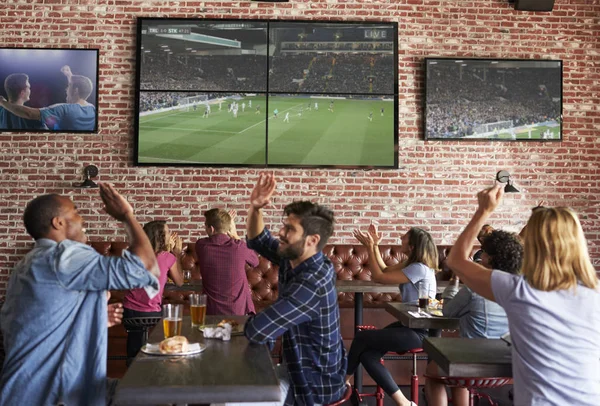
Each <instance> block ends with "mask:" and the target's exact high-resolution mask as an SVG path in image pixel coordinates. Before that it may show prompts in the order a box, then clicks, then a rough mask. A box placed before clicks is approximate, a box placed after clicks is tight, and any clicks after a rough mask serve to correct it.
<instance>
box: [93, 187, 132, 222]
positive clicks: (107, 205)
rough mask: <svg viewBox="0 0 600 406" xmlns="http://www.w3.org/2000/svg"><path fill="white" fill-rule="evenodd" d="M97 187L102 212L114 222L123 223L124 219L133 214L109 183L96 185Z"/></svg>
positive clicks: (129, 206)
mask: <svg viewBox="0 0 600 406" xmlns="http://www.w3.org/2000/svg"><path fill="white" fill-rule="evenodd" d="M98 186H100V197H101V198H102V201H103V202H104V210H106V212H107V213H108V214H109V215H110V216H111V217H113V218H114V219H115V220H119V221H125V219H126V217H127V216H128V215H129V214H132V213H133V208H132V207H131V205H130V204H129V203H128V202H127V200H125V198H124V197H123V196H121V195H120V194H119V192H117V191H116V190H115V188H114V187H113V185H111V184H110V183H98Z"/></svg>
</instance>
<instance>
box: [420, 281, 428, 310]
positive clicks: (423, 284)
mask: <svg viewBox="0 0 600 406" xmlns="http://www.w3.org/2000/svg"><path fill="white" fill-rule="evenodd" d="M428 305H429V282H428V281H425V280H422V281H420V282H419V310H422V311H424V310H426V309H427V306H428Z"/></svg>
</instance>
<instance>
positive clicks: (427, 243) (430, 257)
mask: <svg viewBox="0 0 600 406" xmlns="http://www.w3.org/2000/svg"><path fill="white" fill-rule="evenodd" d="M354 236H355V237H356V238H357V239H358V241H360V243H361V244H363V245H364V246H365V247H367V249H368V252H369V267H370V270H371V279H372V280H374V281H375V282H380V283H387V284H392V283H397V284H399V285H400V294H401V295H402V301H403V302H407V303H408V302H416V301H418V300H419V286H421V285H422V284H425V285H426V286H427V287H428V291H429V297H430V298H431V299H434V298H435V294H436V290H437V284H436V280H435V272H436V270H437V269H438V251H437V247H436V245H435V243H434V242H433V239H432V238H431V235H429V233H428V232H427V231H425V230H423V229H421V228H417V227H413V228H411V229H410V230H408V232H407V233H406V234H404V235H403V236H402V246H401V249H400V252H401V253H402V254H404V255H405V256H406V257H407V259H406V261H404V262H401V263H399V264H396V265H392V266H387V265H386V264H385V262H383V258H382V257H381V253H380V251H379V242H380V241H381V234H379V233H377V229H376V228H375V226H374V225H371V226H370V227H369V230H368V232H367V233H363V232H361V231H359V230H356V231H355V232H354ZM426 336H427V330H424V329H410V328H408V327H405V326H403V325H402V323H400V322H396V323H392V324H390V325H389V326H387V327H385V328H384V329H382V330H365V331H360V332H358V333H356V335H355V337H354V340H353V341H352V346H351V347H350V352H349V353H348V370H347V372H346V374H347V377H346V379H347V380H349V379H350V377H351V375H352V374H354V372H355V370H356V368H357V367H358V364H359V363H361V364H363V366H364V367H365V369H366V370H367V372H368V373H369V375H370V376H371V378H373V380H374V381H375V382H377V383H378V384H379V385H380V386H381V387H382V388H383V390H384V391H385V392H386V393H387V394H388V395H389V396H390V397H391V398H392V400H393V401H394V402H396V404H397V405H399V406H408V405H411V404H414V403H413V402H411V401H409V400H408V399H406V397H405V396H404V395H403V394H402V392H401V391H400V388H398V385H397V384H396V383H395V382H394V378H393V377H392V375H391V374H390V372H389V371H388V370H387V369H385V367H384V366H383V365H381V362H380V359H381V357H383V356H384V355H385V353H387V352H389V351H394V352H406V351H408V350H412V349H415V348H421V346H422V342H423V338H424V337H426Z"/></svg>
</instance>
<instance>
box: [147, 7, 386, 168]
mask: <svg viewBox="0 0 600 406" xmlns="http://www.w3.org/2000/svg"><path fill="white" fill-rule="evenodd" d="M397 38H398V35H397V24H395V23H387V22H386V23H367V22H359V23H349V22H343V23H332V22H317V21H315V22H312V21H311V22H307V21H261V20H202V19H184V20H182V19H160V18H140V19H139V20H138V39H137V47H138V49H137V51H138V54H137V89H136V90H137V91H136V94H137V97H136V130H135V132H136V140H137V142H136V151H135V161H136V163H137V164H138V165H211V166H213V165H228V166H236V165H238V166H269V165H271V166H284V167H286V166H301V167H353V168H354V167H356V168H358V167H380V168H395V167H397V165H398V157H397V128H398V125H397V110H398V109H397V97H396V95H397V89H398V81H397V74H396V72H397Z"/></svg>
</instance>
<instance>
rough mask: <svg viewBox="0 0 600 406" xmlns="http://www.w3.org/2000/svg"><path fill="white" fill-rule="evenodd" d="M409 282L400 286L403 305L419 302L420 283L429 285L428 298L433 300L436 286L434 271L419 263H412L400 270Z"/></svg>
mask: <svg viewBox="0 0 600 406" xmlns="http://www.w3.org/2000/svg"><path fill="white" fill-rule="evenodd" d="M402 272H404V275H406V277H407V278H408V280H409V281H410V282H408V283H403V284H402V285H400V294H401V295H402V302H403V303H410V302H417V301H418V300H419V284H420V283H422V282H421V281H424V282H427V283H428V284H429V297H430V298H432V299H435V293H436V291H437V284H436V280H435V271H434V270H433V269H431V268H430V267H428V266H427V265H425V264H422V263H421V262H413V263H412V264H410V265H409V266H407V267H406V268H404V269H402Z"/></svg>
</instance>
